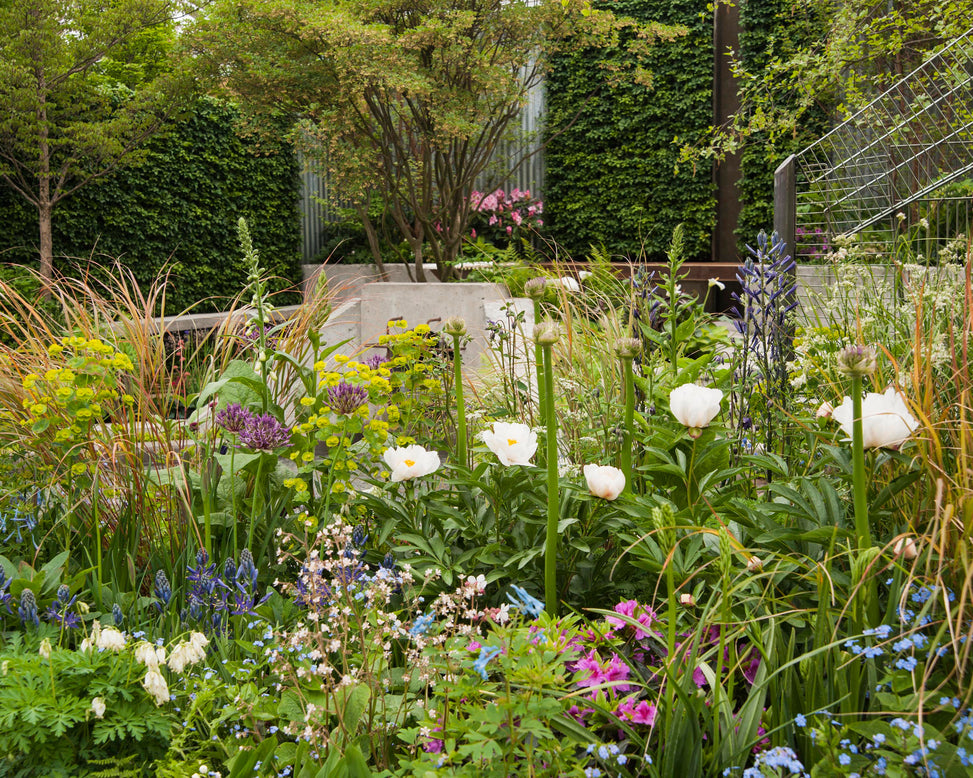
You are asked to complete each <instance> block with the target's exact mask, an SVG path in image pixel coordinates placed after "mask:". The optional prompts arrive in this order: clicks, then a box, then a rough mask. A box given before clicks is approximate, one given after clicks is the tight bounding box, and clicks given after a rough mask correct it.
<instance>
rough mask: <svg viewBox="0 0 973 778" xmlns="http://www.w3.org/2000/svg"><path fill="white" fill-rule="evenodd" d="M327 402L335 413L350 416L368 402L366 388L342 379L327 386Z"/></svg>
mask: <svg viewBox="0 0 973 778" xmlns="http://www.w3.org/2000/svg"><path fill="white" fill-rule="evenodd" d="M328 402H329V404H330V405H331V408H332V410H333V411H334V412H335V413H337V414H342V415H344V416H351V414H353V413H354V412H355V411H357V410H358V409H359V408H361V407H362V406H363V405H364V404H365V403H366V402H368V390H367V389H365V387H363V386H355V385H354V384H349V383H346V382H344V381H342V382H341V383H340V384H336V385H335V386H329V387H328Z"/></svg>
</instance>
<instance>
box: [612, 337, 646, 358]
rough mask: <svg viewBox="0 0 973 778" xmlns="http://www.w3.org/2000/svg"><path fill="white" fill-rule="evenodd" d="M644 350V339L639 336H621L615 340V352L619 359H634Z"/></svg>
mask: <svg viewBox="0 0 973 778" xmlns="http://www.w3.org/2000/svg"><path fill="white" fill-rule="evenodd" d="M641 351H642V341H641V340H639V339H638V338H619V339H618V340H616V341H615V353H616V354H617V355H618V357H619V359H632V358H633V357H634V356H635V355H636V354H638V353H639V352H641Z"/></svg>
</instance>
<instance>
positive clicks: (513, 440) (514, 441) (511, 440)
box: [507, 438, 517, 446]
mask: <svg viewBox="0 0 973 778" xmlns="http://www.w3.org/2000/svg"><path fill="white" fill-rule="evenodd" d="M507 445H508V446H516V445H517V439H516V438H507Z"/></svg>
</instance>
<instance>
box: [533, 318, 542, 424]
mask: <svg viewBox="0 0 973 778" xmlns="http://www.w3.org/2000/svg"><path fill="white" fill-rule="evenodd" d="M542 316H543V312H542V311H541V301H540V300H534V324H535V325H536V324H537V323H538V322H539V321H540V320H541V317H542ZM534 375H535V377H536V380H537V415H538V416H541V417H543V416H544V355H543V354H542V347H541V344H540V343H538V342H537V341H534Z"/></svg>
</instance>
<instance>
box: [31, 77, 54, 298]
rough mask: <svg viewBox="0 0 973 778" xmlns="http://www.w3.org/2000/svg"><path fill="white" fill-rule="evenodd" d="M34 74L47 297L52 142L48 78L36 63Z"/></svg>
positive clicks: (50, 277)
mask: <svg viewBox="0 0 973 778" xmlns="http://www.w3.org/2000/svg"><path fill="white" fill-rule="evenodd" d="M34 75H35V77H36V78H37V126H38V127H39V130H40V131H39V132H38V134H37V168H38V169H37V222H38V226H39V230H40V248H41V280H42V281H43V282H44V288H43V289H41V295H42V296H43V297H48V296H49V295H50V293H51V283H52V281H53V280H54V240H53V238H52V236H51V211H52V210H53V207H54V205H53V203H52V202H51V144H50V136H49V134H48V133H49V128H48V126H47V82H46V79H45V78H44V71H43V70H42V69H41V68H40V66H39V65H38V66H37V67H36V68H35V72H34Z"/></svg>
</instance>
